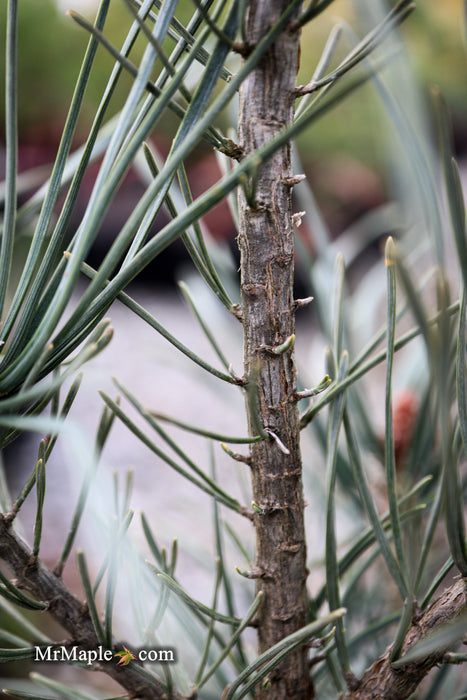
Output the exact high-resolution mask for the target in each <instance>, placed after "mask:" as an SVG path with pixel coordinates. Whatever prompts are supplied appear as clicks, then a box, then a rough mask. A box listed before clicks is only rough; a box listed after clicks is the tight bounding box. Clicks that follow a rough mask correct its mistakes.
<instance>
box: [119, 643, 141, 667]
mask: <svg viewBox="0 0 467 700" xmlns="http://www.w3.org/2000/svg"><path fill="white" fill-rule="evenodd" d="M123 648H124V649H125V651H119V652H117V653H116V654H115V656H121V657H122V658H121V659H120V661H119V662H118V665H119V666H120V664H121V665H122V666H128V664H129V663H130V661H132V660H133V661H134V660H135V659H136V657H135V655H134V654H132V653H131V651H130V650H129V649H127V648H126V647H125V646H124V647H123Z"/></svg>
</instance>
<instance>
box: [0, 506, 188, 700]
mask: <svg viewBox="0 0 467 700" xmlns="http://www.w3.org/2000/svg"><path fill="white" fill-rule="evenodd" d="M0 559H1V560H3V561H4V562H5V563H6V564H7V565H8V566H9V567H10V569H11V570H12V572H13V574H14V576H15V577H16V581H15V584H16V586H17V587H18V588H21V589H24V590H25V591H27V592H28V593H29V594H31V595H32V596H33V597H34V598H36V599H37V600H40V601H43V602H45V603H47V609H46V610H47V612H48V613H49V614H50V615H51V616H52V617H53V619H54V620H55V621H56V622H58V623H59V624H60V625H61V626H62V627H63V629H64V630H66V632H67V633H68V634H69V635H70V644H71V645H72V646H73V645H76V646H78V647H81V648H83V649H94V648H96V647H98V646H99V641H98V639H97V636H96V633H95V631H94V627H93V624H92V621H91V617H90V615H89V612H88V610H87V607H86V605H85V604H84V603H82V602H81V601H80V600H78V598H76V597H75V596H74V595H73V594H72V593H71V592H70V591H69V590H68V588H67V587H66V586H65V584H64V583H63V581H62V579H61V578H58V577H57V576H55V575H54V574H53V573H52V572H51V571H50V570H49V569H47V568H46V567H45V566H43V564H41V562H40V561H39V560H38V559H35V558H34V557H33V556H32V551H31V549H30V548H29V547H28V545H27V544H26V543H25V542H24V541H23V540H22V539H21V538H20V537H19V536H18V535H17V534H16V533H15V532H14V531H13V529H12V528H11V525H10V523H8V522H7V521H6V520H5V517H4V515H0ZM117 647H118V649H121V647H122V645H121V644H120V645H118V644H117V643H115V644H114V650H116V649H117ZM93 669H94V670H99V671H102V672H104V673H106V674H107V675H108V676H110V677H111V678H113V679H114V680H115V681H117V683H119V684H120V685H121V686H122V687H123V688H125V690H127V691H128V693H129V694H130V697H132V698H134V699H135V700H136V698H138V699H139V700H166V698H167V695H166V693H165V691H164V688H163V686H162V684H161V682H160V681H159V680H158V679H157V678H154V682H152V681H151V680H149V679H148V678H142V677H141V675H140V674H139V673H138V670H137V669H135V668H134V667H132V666H131V665H130V666H125V667H119V666H117V664H113V663H108V664H94V666H93ZM171 697H172V698H173V700H182V696H181V695H179V694H177V693H174V694H172V696H171Z"/></svg>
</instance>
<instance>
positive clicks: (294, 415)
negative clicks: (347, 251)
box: [238, 0, 313, 700]
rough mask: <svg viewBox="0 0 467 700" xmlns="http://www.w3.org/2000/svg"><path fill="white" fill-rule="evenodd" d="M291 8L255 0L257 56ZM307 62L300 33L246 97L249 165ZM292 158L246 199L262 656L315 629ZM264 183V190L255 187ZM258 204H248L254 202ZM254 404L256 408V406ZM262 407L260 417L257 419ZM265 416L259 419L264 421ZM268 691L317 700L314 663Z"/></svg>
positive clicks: (243, 232)
mask: <svg viewBox="0 0 467 700" xmlns="http://www.w3.org/2000/svg"><path fill="white" fill-rule="evenodd" d="M288 4H289V3H288V1H287V0H252V2H250V3H249V8H248V14H247V18H246V27H245V34H246V43H247V45H250V46H255V45H256V44H257V43H258V41H259V40H260V39H261V38H262V37H263V36H264V35H265V34H266V33H267V31H268V30H269V29H270V28H271V26H273V24H274V23H275V22H277V20H278V18H279V17H280V15H281V14H282V12H283V11H284V10H285V9H286V8H287V6H288ZM298 56H299V36H298V33H296V32H295V33H294V32H288V31H287V30H286V31H284V32H283V33H282V34H281V35H280V36H279V37H278V39H277V40H276V41H275V43H274V44H273V45H272V47H271V48H270V49H269V51H268V52H267V53H266V54H265V56H264V58H263V60H262V61H261V62H260V64H259V65H258V66H257V68H256V69H255V70H253V71H252V73H251V74H250V76H249V77H248V78H247V80H246V81H245V82H244V84H243V85H242V87H241V90H240V116H239V139H240V145H241V147H242V149H243V151H244V153H245V154H246V155H248V154H250V153H252V152H254V151H256V150H257V149H258V148H259V147H260V146H261V145H263V144H264V143H266V142H267V141H269V140H270V139H271V138H272V137H273V136H275V134H277V133H278V131H280V130H281V129H282V128H283V127H284V126H285V125H286V124H289V123H290V122H291V121H292V119H293V114H294V97H293V89H294V87H295V84H296V74H297V68H298ZM291 175H292V171H291V149H290V146H285V147H284V148H283V149H281V150H280V151H278V152H277V153H276V154H275V155H274V156H273V157H272V158H271V159H270V160H269V161H268V162H267V163H266V164H265V165H263V166H262V167H261V168H260V170H259V172H258V174H257V178H253V179H252V187H253V188H255V189H254V191H253V192H251V191H250V195H251V196H250V197H248V198H247V196H246V195H245V192H240V194H239V216H240V230H239V236H238V244H239V248H240V253H241V270H242V279H241V285H242V305H243V323H244V362H245V376H246V378H247V381H248V382H249V397H250V398H249V401H248V403H249V406H248V414H249V429H250V432H251V433H255V434H256V433H257V432H258V422H259V424H260V427H262V428H263V429H269V430H272V431H273V432H274V433H275V434H276V435H277V436H278V437H279V439H280V440H281V441H282V443H283V444H284V445H285V447H286V448H287V450H288V452H289V453H288V454H285V452H284V451H283V450H281V448H280V445H278V444H277V442H276V441H275V440H274V439H272V438H271V439H269V440H263V441H262V442H260V443H255V444H254V445H253V447H252V449H251V467H252V480H253V498H254V501H255V503H256V504H257V505H256V506H255V510H256V511H257V512H256V513H255V528H256V548H257V555H256V556H257V558H256V572H255V576H258V583H257V587H258V590H261V591H263V594H264V602H263V605H262V607H261V609H260V611H259V617H258V635H259V652H263V651H265V650H266V649H268V648H269V647H271V646H272V645H273V644H275V643H276V642H278V641H279V640H281V639H283V638H284V637H285V636H286V635H288V634H290V633H292V632H294V631H296V630H298V629H299V628H300V627H302V626H303V625H304V624H305V623H306V617H307V596H306V578H307V570H306V543H305V532H304V522H303V507H304V504H303V495H302V479H301V455H300V445H299V432H300V431H299V420H298V412H297V407H296V403H295V401H294V394H295V390H296V376H295V367H294V361H293V348H292V349H288V350H286V351H285V352H283V353H282V354H274V352H273V350H272V348H275V347H277V346H279V345H281V344H282V343H284V342H285V341H286V340H287V338H290V336H292V335H293V334H294V332H295V319H294V301H293V270H294V245H293V221H292V213H293V212H292V202H291V187H290V181H287V179H288V178H290V176H291ZM255 179H256V182H255ZM247 199H248V201H247ZM252 394H253V399H252ZM252 402H253V403H254V404H255V408H253V410H252ZM255 414H257V415H255ZM267 686H268V687H267V688H263V687H262V686H261V687H258V688H257V689H256V695H255V697H257V698H258V699H259V700H261V699H262V698H266V697H267V698H268V699H269V700H279V699H281V698H282V699H284V700H285V699H288V700H290V699H291V698H294V699H295V700H301V699H302V700H304V699H305V698H309V697H312V696H313V691H312V687H311V683H310V680H309V671H308V666H307V654H306V650H305V649H300V650H299V651H297V652H294V653H293V654H291V655H290V656H289V657H288V658H287V660H286V661H284V662H283V663H282V665H281V666H279V667H278V668H277V669H276V671H275V672H274V674H271V677H270V678H269V679H268V684H267Z"/></svg>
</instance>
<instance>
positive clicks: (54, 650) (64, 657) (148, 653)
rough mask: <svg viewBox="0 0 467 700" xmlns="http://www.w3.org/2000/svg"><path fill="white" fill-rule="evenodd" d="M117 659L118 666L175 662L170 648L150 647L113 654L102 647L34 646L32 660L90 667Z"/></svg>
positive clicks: (110, 650)
mask: <svg viewBox="0 0 467 700" xmlns="http://www.w3.org/2000/svg"><path fill="white" fill-rule="evenodd" d="M117 658H118V659H119V660H118V661H117V664H118V665H119V666H128V664H129V663H130V662H131V661H136V662H140V663H144V662H147V661H149V663H160V664H167V663H175V662H176V660H177V659H176V654H175V650H174V649H172V648H165V649H161V648H160V647H151V648H150V649H146V648H145V649H138V650H137V651H135V652H132V651H130V650H129V649H127V647H125V646H124V647H123V649H122V650H121V651H117V652H114V651H112V649H106V648H105V647H102V646H98V647H96V648H94V649H83V648H82V647H79V646H72V647H70V646H66V645H63V644H62V645H60V646H54V645H49V646H36V647H35V654H34V657H33V660H34V661H38V662H45V663H53V662H55V663H80V664H85V665H86V666H92V665H93V664H94V663H104V662H105V663H108V662H109V661H112V660H114V659H117Z"/></svg>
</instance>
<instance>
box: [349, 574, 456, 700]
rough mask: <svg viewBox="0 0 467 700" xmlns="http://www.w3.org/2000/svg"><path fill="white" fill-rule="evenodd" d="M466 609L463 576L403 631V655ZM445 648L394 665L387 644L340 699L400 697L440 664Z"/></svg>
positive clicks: (362, 699)
mask: <svg viewBox="0 0 467 700" xmlns="http://www.w3.org/2000/svg"><path fill="white" fill-rule="evenodd" d="M465 611H467V579H465V578H461V579H459V580H458V581H456V583H454V584H453V585H452V586H451V587H450V588H448V589H447V590H446V591H445V592H444V593H443V594H442V595H441V596H440V597H439V598H437V599H436V600H435V601H434V602H433V603H432V604H431V605H430V606H429V607H428V608H427V609H426V610H425V611H424V612H423V614H422V615H421V617H420V618H419V619H417V620H416V621H415V622H414V623H413V625H412V627H411V628H410V629H409V631H408V632H407V635H406V638H405V642H404V646H403V648H402V654H401V661H402V659H403V657H404V655H405V654H407V653H408V651H409V650H410V649H411V648H412V647H414V646H415V644H416V643H417V642H419V641H421V640H422V639H426V638H427V637H429V636H430V635H431V634H432V633H433V632H435V631H436V630H437V629H439V628H440V627H441V626H444V625H446V624H448V623H450V622H454V621H455V620H456V619H457V618H458V617H459V616H460V615H461V614H462V613H465ZM448 650H449V648H445V647H440V648H438V649H437V650H436V651H435V652H433V653H430V654H429V655H427V656H425V657H423V658H421V659H418V660H417V661H412V662H411V663H407V664H404V665H403V666H402V665H401V666H399V667H398V668H394V666H393V665H392V664H391V661H390V658H389V657H390V654H391V647H389V648H388V649H387V650H386V651H385V653H384V654H383V655H382V656H380V657H379V659H377V660H376V661H375V662H374V664H372V665H371V666H370V667H369V668H368V669H367V670H366V671H365V673H364V674H363V676H362V678H361V679H360V681H358V683H357V686H356V688H354V689H352V690H349V691H348V692H347V693H345V694H344V695H342V696H341V700H394V698H397V700H404V698H408V697H409V696H410V695H411V694H412V693H414V692H415V690H416V689H417V687H418V686H419V684H420V683H421V681H422V680H423V678H424V677H425V676H426V675H427V674H428V672H429V671H431V669H432V668H433V667H434V666H437V665H438V664H440V663H443V657H444V655H445V653H446V652H447V651H448Z"/></svg>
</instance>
